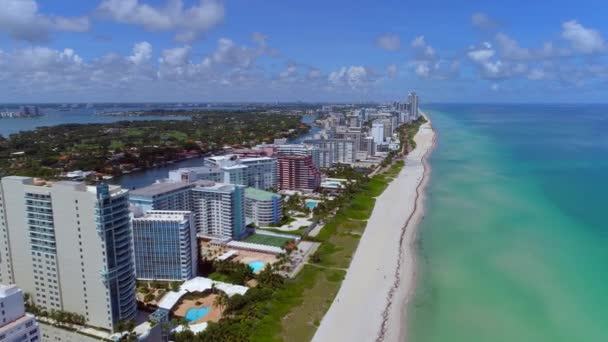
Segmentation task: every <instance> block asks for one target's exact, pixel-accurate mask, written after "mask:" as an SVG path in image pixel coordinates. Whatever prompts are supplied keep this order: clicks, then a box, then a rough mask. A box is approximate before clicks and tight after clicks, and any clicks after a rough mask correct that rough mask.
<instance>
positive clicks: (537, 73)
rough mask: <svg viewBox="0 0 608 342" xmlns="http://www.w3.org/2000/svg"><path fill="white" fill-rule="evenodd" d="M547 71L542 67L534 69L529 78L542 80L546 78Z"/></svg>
mask: <svg viewBox="0 0 608 342" xmlns="http://www.w3.org/2000/svg"><path fill="white" fill-rule="evenodd" d="M545 76H546V75H545V72H544V71H543V70H541V69H533V70H532V71H530V73H529V74H528V79H529V80H532V81H540V80H542V79H544V78H545Z"/></svg>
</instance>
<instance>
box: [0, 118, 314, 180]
mask: <svg viewBox="0 0 608 342" xmlns="http://www.w3.org/2000/svg"><path fill="white" fill-rule="evenodd" d="M162 113H164V114H167V112H162ZM184 113H187V112H184ZM184 113H182V114H181V115H180V116H184V115H185V114H184ZM159 115H160V112H159ZM176 116H177V115H176ZM190 117H191V119H190V120H158V121H156V120H155V121H121V122H115V123H106V124H92V123H91V124H66V125H59V126H51V127H40V128H38V129H36V130H32V131H24V132H19V133H16V134H12V135H11V136H10V137H8V138H7V139H4V138H2V139H0V177H1V176H5V175H22V176H34V177H45V178H56V177H58V176H59V175H60V174H61V173H63V172H68V171H74V170H85V171H95V172H97V173H101V174H106V175H120V174H123V173H125V172H130V171H131V170H134V169H144V168H150V167H154V166H157V165H163V164H165V163H168V162H173V161H176V160H180V159H185V158H191V157H195V156H200V155H205V154H208V153H215V152H219V151H222V150H223V149H224V148H225V147H234V148H243V147H250V146H253V145H256V144H259V143H262V142H272V141H273V139H275V138H286V137H294V136H298V135H300V134H303V133H305V132H307V131H308V130H309V129H310V126H308V125H306V124H303V123H301V122H300V116H298V115H290V114H279V113H271V114H268V113H255V114H252V113H250V112H233V111H230V112H205V113H204V115H203V114H200V115H199V114H197V115H194V114H191V115H190Z"/></svg>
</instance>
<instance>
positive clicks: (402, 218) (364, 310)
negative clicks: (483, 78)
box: [313, 115, 435, 342]
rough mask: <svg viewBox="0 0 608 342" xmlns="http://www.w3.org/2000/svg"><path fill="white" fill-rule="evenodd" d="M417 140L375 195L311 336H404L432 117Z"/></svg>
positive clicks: (329, 338)
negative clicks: (333, 294) (396, 172)
mask: <svg viewBox="0 0 608 342" xmlns="http://www.w3.org/2000/svg"><path fill="white" fill-rule="evenodd" d="M425 117H426V118H427V120H428V117H427V116H426V115H425ZM414 140H415V141H416V148H415V149H414V150H413V151H411V152H410V153H409V154H408V155H407V156H406V157H405V161H406V163H405V166H404V167H403V169H402V170H401V172H400V173H399V175H398V176H397V177H396V178H395V179H393V180H392V182H391V183H390V184H389V185H388V187H387V188H386V189H385V190H384V192H383V193H382V194H381V195H380V196H379V197H377V199H376V204H375V206H374V209H373V212H372V215H371V216H370V218H369V220H368V223H367V227H366V229H365V231H364V233H363V236H362V237H361V240H360V242H359V246H358V247H357V250H356V251H355V254H354V257H353V259H352V262H351V264H350V266H349V269H348V272H347V274H346V277H345V278H344V281H343V282H342V286H341V287H340V290H339V291H338V294H337V295H336V297H335V299H334V301H333V303H332V305H331V307H330V308H329V310H328V311H327V313H326V314H325V316H324V317H323V320H322V321H321V323H320V326H319V328H318V330H317V332H316V333H315V335H314V338H313V341H320V342H322V341H372V340H375V341H397V340H399V338H400V337H401V336H404V334H405V329H406V327H404V323H405V322H404V321H403V317H404V313H403V312H401V311H403V310H404V309H405V307H404V306H403V305H406V304H407V300H408V299H409V298H410V292H411V291H412V290H413V287H414V285H415V267H416V265H415V262H414V261H413V259H412V257H413V253H414V251H413V250H412V249H411V248H410V247H411V246H412V244H413V243H414V240H415V234H416V233H415V232H416V228H417V224H418V222H419V221H420V219H421V218H422V215H423V209H422V202H423V201H424V189H425V187H426V184H427V182H428V178H429V176H428V174H429V172H430V171H429V170H430V168H429V167H428V165H425V160H426V158H427V156H428V155H429V153H430V151H432V149H433V146H434V142H435V131H434V130H433V128H432V122H431V121H430V120H428V122H427V123H425V124H424V125H422V126H421V127H420V129H419V130H418V132H417V133H416V135H415V137H414ZM396 206H398V207H397V208H396ZM396 209H397V210H396ZM397 303H402V304H403V305H396V304H397ZM345 327H348V329H344V328H345ZM400 341H401V340H400Z"/></svg>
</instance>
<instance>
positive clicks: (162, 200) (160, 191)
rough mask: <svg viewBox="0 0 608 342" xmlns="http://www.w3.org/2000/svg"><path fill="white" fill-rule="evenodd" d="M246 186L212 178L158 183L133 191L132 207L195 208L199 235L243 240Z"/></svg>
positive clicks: (136, 210)
mask: <svg viewBox="0 0 608 342" xmlns="http://www.w3.org/2000/svg"><path fill="white" fill-rule="evenodd" d="M275 173H276V170H275ZM244 188H245V186H244V185H237V184H227V183H218V182H213V181H208V180H198V181H194V182H191V183H187V182H179V181H177V182H172V181H168V182H160V183H154V184H152V185H149V186H147V187H144V188H140V189H137V190H133V195H132V198H131V209H132V211H133V212H134V213H135V214H136V215H142V214H144V213H146V212H148V211H149V210H179V211H191V212H192V214H193V215H194V223H193V226H194V227H195V230H196V232H197V233H198V234H202V235H217V236H218V237H219V236H221V237H232V238H234V239H239V238H241V237H242V236H243V234H244V233H245V212H244V210H245V207H244V204H243V203H244V202H243V203H241V202H242V201H244V190H243V189H244ZM209 210H212V211H209ZM215 215H217V216H218V217H215ZM231 222H232V223H231Z"/></svg>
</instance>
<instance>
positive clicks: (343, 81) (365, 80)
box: [327, 65, 374, 90]
mask: <svg viewBox="0 0 608 342" xmlns="http://www.w3.org/2000/svg"><path fill="white" fill-rule="evenodd" d="M373 76H374V75H373V73H372V72H371V70H369V69H368V68H366V67H364V66H361V65H352V66H350V67H342V68H340V70H337V71H332V72H331V73H330V74H329V76H328V77H327V80H328V81H329V83H330V85H333V86H336V87H346V88H350V89H355V90H356V89H361V88H366V87H367V86H369V84H370V83H371V82H372V81H373V78H374V77H373Z"/></svg>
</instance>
